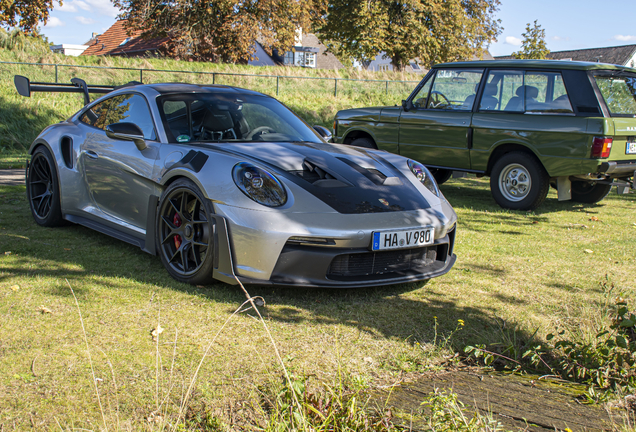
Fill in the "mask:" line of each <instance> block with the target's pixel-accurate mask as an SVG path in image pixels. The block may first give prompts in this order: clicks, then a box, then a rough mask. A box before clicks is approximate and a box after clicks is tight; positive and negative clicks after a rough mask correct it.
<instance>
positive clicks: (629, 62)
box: [625, 51, 636, 68]
mask: <svg viewBox="0 0 636 432" xmlns="http://www.w3.org/2000/svg"><path fill="white" fill-rule="evenodd" d="M625 66H628V67H631V68H636V51H635V52H634V55H633V56H632V58H631V59H629V60H627V63H625Z"/></svg>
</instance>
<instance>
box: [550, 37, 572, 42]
mask: <svg viewBox="0 0 636 432" xmlns="http://www.w3.org/2000/svg"><path fill="white" fill-rule="evenodd" d="M550 39H552V40H553V41H565V42H567V41H569V40H570V38H569V37H561V36H552V37H551V38H550Z"/></svg>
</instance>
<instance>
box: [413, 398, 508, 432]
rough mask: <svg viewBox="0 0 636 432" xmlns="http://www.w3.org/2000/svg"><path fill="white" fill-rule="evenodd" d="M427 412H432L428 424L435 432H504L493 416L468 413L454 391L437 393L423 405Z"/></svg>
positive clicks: (428, 417)
mask: <svg viewBox="0 0 636 432" xmlns="http://www.w3.org/2000/svg"><path fill="white" fill-rule="evenodd" d="M422 406H423V407H424V408H425V410H426V411H430V412H429V413H428V414H427V415H426V417H427V424H428V426H429V428H430V429H431V430H432V431H434V432H447V431H448V432H477V431H479V432H495V431H502V430H503V426H502V425H501V424H500V423H499V422H497V421H496V420H494V419H493V418H492V416H489V415H482V414H481V413H480V412H479V411H478V410H477V409H475V411H474V412H472V413H470V412H467V410H466V407H465V405H464V404H463V403H462V402H461V401H460V400H459V399H457V395H456V394H455V393H453V392H452V391H439V390H438V389H435V392H434V393H433V394H432V395H430V396H429V397H428V399H426V401H424V402H423V403H422Z"/></svg>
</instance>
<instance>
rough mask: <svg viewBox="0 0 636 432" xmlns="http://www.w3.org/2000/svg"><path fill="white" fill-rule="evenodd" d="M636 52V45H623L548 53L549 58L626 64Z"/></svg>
mask: <svg viewBox="0 0 636 432" xmlns="http://www.w3.org/2000/svg"><path fill="white" fill-rule="evenodd" d="M635 53H636V45H622V46H616V47H604V48H588V49H578V50H570V51H553V52H551V53H550V54H548V58H550V59H561V60H565V59H571V60H578V61H589V62H603V63H611V64H617V65H626V64H627V62H628V61H629V60H631V59H632V57H633V56H634V54H635Z"/></svg>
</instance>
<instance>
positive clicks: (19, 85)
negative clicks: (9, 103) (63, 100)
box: [13, 75, 141, 105]
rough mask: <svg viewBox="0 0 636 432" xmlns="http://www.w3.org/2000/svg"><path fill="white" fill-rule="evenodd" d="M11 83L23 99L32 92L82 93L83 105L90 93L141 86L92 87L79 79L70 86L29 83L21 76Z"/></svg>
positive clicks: (88, 101) (134, 83) (130, 83)
mask: <svg viewBox="0 0 636 432" xmlns="http://www.w3.org/2000/svg"><path fill="white" fill-rule="evenodd" d="M13 82H14V84H15V88H16V90H17V91H18V93H19V94H20V95H21V96H24V97H31V93H32V92H58V93H83V94H84V104H85V105H86V104H89V103H90V101H91V99H90V97H89V94H90V93H100V94H106V93H110V92H112V91H113V90H116V89H118V88H121V87H127V86H131V85H137V84H141V83H140V82H136V81H131V82H129V83H128V84H124V85H123V86H109V85H101V84H98V85H92V84H86V81H84V80H83V79H80V78H73V79H71V84H62V83H45V82H31V81H30V80H29V79H28V78H27V77H25V76H21V75H16V76H15V77H14V78H13Z"/></svg>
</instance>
